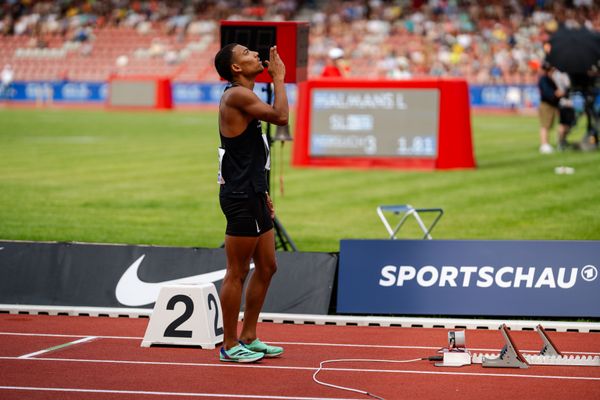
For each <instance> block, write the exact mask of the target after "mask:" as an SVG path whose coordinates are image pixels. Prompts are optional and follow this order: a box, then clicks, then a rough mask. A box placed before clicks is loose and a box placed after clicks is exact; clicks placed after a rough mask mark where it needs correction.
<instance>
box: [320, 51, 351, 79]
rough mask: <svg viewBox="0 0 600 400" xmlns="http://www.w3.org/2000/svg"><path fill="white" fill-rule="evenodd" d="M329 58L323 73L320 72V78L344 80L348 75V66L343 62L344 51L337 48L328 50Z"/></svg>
mask: <svg viewBox="0 0 600 400" xmlns="http://www.w3.org/2000/svg"><path fill="white" fill-rule="evenodd" d="M328 55H329V58H328V59H327V63H326V64H325V67H323V71H322V72H321V76H322V77H326V78H344V77H347V76H348V75H349V74H350V66H349V65H348V63H347V62H346V61H345V60H344V50H342V49H340V48H339V47H334V48H332V49H331V50H329V53H328Z"/></svg>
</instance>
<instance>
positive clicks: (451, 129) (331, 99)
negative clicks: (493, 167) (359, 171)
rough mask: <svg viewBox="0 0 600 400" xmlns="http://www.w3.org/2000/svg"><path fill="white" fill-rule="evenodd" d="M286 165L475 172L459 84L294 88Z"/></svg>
mask: <svg viewBox="0 0 600 400" xmlns="http://www.w3.org/2000/svg"><path fill="white" fill-rule="evenodd" d="M298 89H299V90H298V112H297V116H296V132H295V135H294V136H295V137H294V140H295V141H294V152H293V164H294V165H298V166H303V165H304V166H337V167H358V168H365V167H390V168H418V169H449V168H474V167H475V158H474V156H473V148H472V138H471V117H470V108H469V107H470V106H469V94H468V87H467V83H466V82H465V81H464V80H443V79H437V80H419V81H416V80H411V81H376V80H352V79H336V80H332V79H319V80H310V81H307V82H303V83H301V84H299V87H298Z"/></svg>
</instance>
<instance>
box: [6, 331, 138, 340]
mask: <svg viewBox="0 0 600 400" xmlns="http://www.w3.org/2000/svg"><path fill="white" fill-rule="evenodd" d="M0 335H5V336H41V337H65V338H86V337H89V336H90V335H70V334H63V333H29V332H0ZM94 337H97V338H98V339H127V340H142V339H143V338H142V337H137V336H101V335H95V336H94Z"/></svg>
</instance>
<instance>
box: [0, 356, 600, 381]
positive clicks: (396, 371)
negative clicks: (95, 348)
mask: <svg viewBox="0 0 600 400" xmlns="http://www.w3.org/2000/svg"><path fill="white" fill-rule="evenodd" d="M0 360H21V361H55V362H81V363H101V364H133V365H167V366H180V367H216V368H253V369H275V370H277V369H281V370H292V371H296V370H297V371H313V372H314V371H316V370H317V369H318V368H317V367H292V366H277V365H261V364H253V365H245V364H231V363H219V364H212V363H185V362H170V361H133V360H88V359H81V358H50V357H48V358H26V359H20V358H18V357H0ZM321 371H341V372H361V373H362V372H374V373H389V374H392V373H393V374H417V375H455V376H478V377H479V376H493V377H506V378H538V379H561V380H584V381H600V377H593V376H565V375H533V374H532V375H527V374H502V373H493V372H453V371H418V370H401V369H360V368H322V369H321Z"/></svg>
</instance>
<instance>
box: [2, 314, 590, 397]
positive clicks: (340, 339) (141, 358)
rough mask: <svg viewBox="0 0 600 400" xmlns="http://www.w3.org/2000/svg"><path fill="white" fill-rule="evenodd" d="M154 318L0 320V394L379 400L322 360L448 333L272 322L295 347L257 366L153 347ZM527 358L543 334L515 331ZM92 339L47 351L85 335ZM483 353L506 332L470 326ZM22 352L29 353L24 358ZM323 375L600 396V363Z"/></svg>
mask: <svg viewBox="0 0 600 400" xmlns="http://www.w3.org/2000/svg"><path fill="white" fill-rule="evenodd" d="M147 323H148V319H130V318H103V317H67V316H37V315H11V314H0V399H3V400H11V399H66V400H70V399H82V398H83V399H91V400H101V399H111V400H113V399H114V400H116V399H119V400H121V399H127V400H129V399H131V400H140V399H144V400H146V399H198V398H212V399H223V398H229V399H248V398H250V399H309V398H314V399H368V398H369V397H367V396H364V395H361V394H358V393H352V392H348V391H343V390H339V389H334V388H329V387H324V386H322V385H318V384H316V383H315V382H313V380H312V375H313V373H314V372H315V370H316V368H317V367H318V366H319V362H321V361H323V360H329V359H340V358H369V359H387V360H406V359H414V358H419V357H427V356H430V355H435V352H436V350H437V349H439V348H440V347H442V346H444V345H445V344H446V343H447V331H448V330H447V329H439V328H437V329H421V328H395V327H356V326H328V325H327V326H322V325H292V324H273V323H262V324H260V325H259V333H260V337H261V339H262V340H264V341H267V342H271V343H274V344H279V345H282V346H284V347H285V354H284V356H283V357H282V358H279V359H268V360H263V361H261V362H260V363H257V364H253V365H238V364H229V363H221V362H219V361H218V349H215V350H201V349H193V348H165V347H152V348H142V347H140V343H141V340H142V337H143V335H144V332H145V329H146V326H147ZM549 335H550V336H551V338H552V340H553V342H554V343H555V345H556V346H557V347H558V348H559V349H560V350H561V351H562V352H563V353H569V352H574V353H583V354H592V355H598V354H600V334H598V333H574V332H567V333H559V332H549ZM511 336H512V337H513V339H514V340H515V342H516V344H517V346H518V347H519V348H520V350H521V351H532V352H537V351H539V349H540V348H541V340H540V339H539V336H538V334H537V333H536V332H533V331H514V332H512V333H511ZM79 339H83V340H84V341H83V342H81V343H78V344H75V345H71V346H68V347H64V348H58V349H55V350H53V351H48V352H45V353H38V352H40V351H43V350H45V349H49V348H52V347H55V346H59V345H61V344H65V343H70V342H73V341H75V340H79ZM466 344H467V347H468V348H469V349H470V350H471V351H472V352H494V353H497V352H498V351H499V350H500V348H501V347H502V346H503V344H504V343H503V340H502V336H501V334H500V332H498V331H486V330H468V331H467V332H466ZM20 357H21V358H20ZM326 368H327V369H325V370H323V371H322V372H321V373H320V374H319V379H321V380H324V381H326V382H329V383H333V384H336V385H342V386H349V387H352V388H356V389H360V390H366V391H369V392H372V393H374V394H376V395H378V396H381V397H383V398H385V399H386V400H390V399H424V400H429V399H431V400H433V399H436V400H437V399H440V398H443V399H522V398H527V399H528V400H532V399H544V400H547V399H600V367H554V366H531V367H530V368H528V369H504V368H482V367H481V365H470V366H465V367H459V368H440V367H435V366H433V363H431V362H429V361H418V362H413V363H406V364H399V363H374V362H345V363H335V364H328V365H327V366H326Z"/></svg>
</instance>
